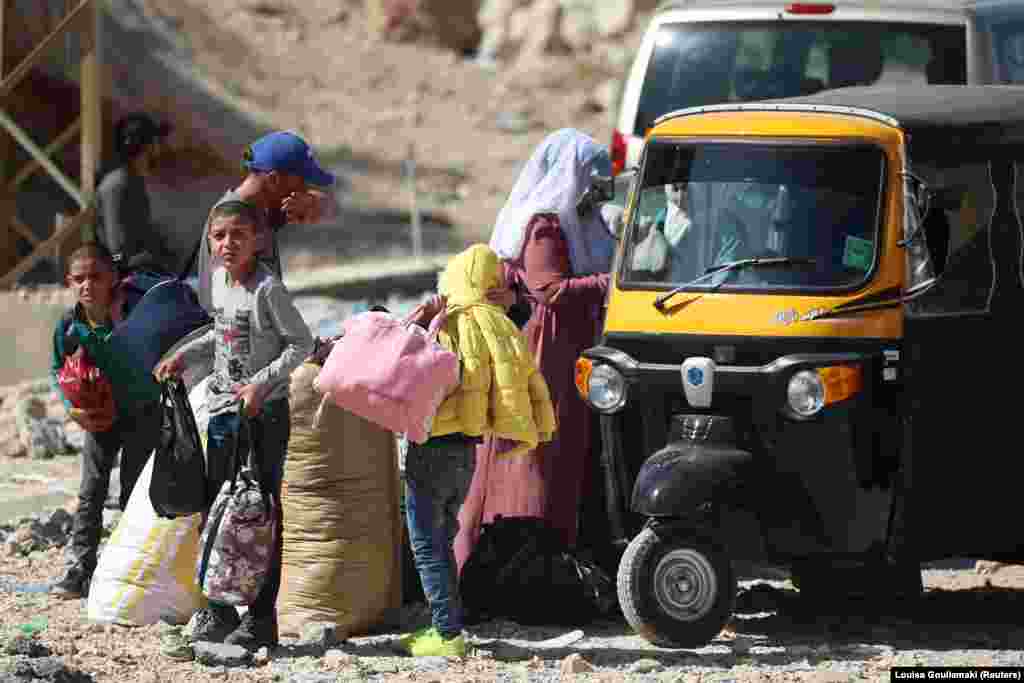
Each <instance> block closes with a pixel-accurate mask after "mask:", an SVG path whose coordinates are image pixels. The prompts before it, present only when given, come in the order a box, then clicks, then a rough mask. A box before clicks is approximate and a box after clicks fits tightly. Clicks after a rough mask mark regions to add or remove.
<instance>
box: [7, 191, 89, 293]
mask: <svg viewBox="0 0 1024 683" xmlns="http://www.w3.org/2000/svg"><path fill="white" fill-rule="evenodd" d="M95 214H96V208H95V206H93V205H91V204H90V205H89V206H88V207H86V209H85V210H84V211H82V213H80V214H78V215H76V216H75V217H74V218H72V219H71V220H69V221H65V222H64V225H62V226H61V228H60V230H58V231H57V232H55V233H54V234H52V235H50V236H49V237H48V238H47V239H46V241H44V242H41V243H40V244H38V245H36V247H35V248H34V249H33V250H32V253H31V254H29V255H28V256H26V257H25V258H24V259H22V261H21V262H20V263H19V264H18V265H16V266H15V267H14V268H12V269H11V270H10V271H9V272H8V273H7V274H5V275H4V276H3V277H2V278H0V288H10V287H13V286H14V285H16V284H18V278H20V277H21V276H22V275H24V274H25V273H27V272H28V271H29V269H30V268H32V266H34V265H35V264H36V263H38V262H39V261H40V260H41V259H44V258H46V257H47V256H52V255H53V250H54V248H55V247H56V246H57V245H58V244H60V243H61V242H63V241H64V240H65V239H66V238H67V237H68V235H70V234H71V233H73V232H74V231H76V230H78V229H79V228H81V227H82V225H83V224H84V223H85V221H87V220H90V219H92V218H93V217H94V216H95Z"/></svg>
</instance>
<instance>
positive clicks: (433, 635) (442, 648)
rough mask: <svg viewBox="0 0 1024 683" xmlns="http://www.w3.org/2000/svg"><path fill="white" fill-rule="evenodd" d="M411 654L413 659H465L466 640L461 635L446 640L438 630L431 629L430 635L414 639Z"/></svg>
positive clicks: (426, 634)
mask: <svg viewBox="0 0 1024 683" xmlns="http://www.w3.org/2000/svg"><path fill="white" fill-rule="evenodd" d="M409 654H411V655H412V656H413V657H465V656H466V640H465V638H463V636H462V634H461V633H460V634H459V635H457V636H455V637H454V638H448V639H445V638H443V637H442V636H441V634H440V633H438V632H437V629H430V632H429V633H425V634H423V635H422V636H420V637H418V638H413V639H412V641H411V642H410V643H409Z"/></svg>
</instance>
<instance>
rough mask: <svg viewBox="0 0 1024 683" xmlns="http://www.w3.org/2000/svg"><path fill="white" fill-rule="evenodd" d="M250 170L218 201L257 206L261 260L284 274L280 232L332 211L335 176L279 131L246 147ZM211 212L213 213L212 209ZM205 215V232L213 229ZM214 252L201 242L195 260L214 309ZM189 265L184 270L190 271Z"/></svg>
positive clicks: (203, 297) (202, 295)
mask: <svg viewBox="0 0 1024 683" xmlns="http://www.w3.org/2000/svg"><path fill="white" fill-rule="evenodd" d="M242 164H243V166H244V167H245V169H246V175H245V177H244V178H243V179H242V183H241V184H240V185H239V186H238V187H236V188H235V189H233V190H229V191H228V192H226V193H225V194H224V196H223V197H221V198H220V200H219V201H218V202H217V203H216V204H215V205H214V207H213V211H216V210H217V207H218V206H219V205H220V204H223V203H225V202H238V201H241V202H246V203H247V204H251V205H252V206H253V207H255V209H256V213H257V216H258V219H259V221H258V223H257V224H256V233H257V239H256V249H257V255H258V258H259V260H260V261H261V262H262V263H264V264H265V265H266V266H267V267H268V268H270V270H271V271H272V272H273V273H274V275H275V276H276V277H277V278H278V279H281V278H282V277H283V273H282V270H281V256H280V250H279V249H278V245H277V232H278V231H279V230H280V229H281V228H282V227H284V226H285V225H286V224H289V223H317V222H319V221H321V220H324V219H325V218H328V217H329V216H331V215H332V214H333V213H334V211H335V210H336V207H335V205H334V202H333V201H331V200H330V198H329V197H328V196H327V195H326V194H325V193H324V191H323V189H314V188H327V187H330V186H331V185H333V184H334V182H335V177H334V176H333V175H332V174H330V173H328V172H327V171H325V170H323V168H321V167H320V164H318V163H317V160H316V158H315V157H314V156H313V149H312V148H311V147H310V146H309V144H308V143H307V142H306V141H305V140H303V139H302V137H301V136H299V135H298V134H297V133H294V132H292V131H277V132H274V133H270V134H268V135H265V136H263V137H262V138H260V139H259V140H257V141H256V142H254V143H253V144H252V145H250V146H249V148H248V149H247V150H246V151H245V154H244V156H243V161H242ZM211 215H212V213H211ZM209 228H210V221H209V218H207V222H206V226H205V227H204V234H205V233H206V232H208V231H209ZM212 256H213V254H212V252H211V251H210V250H209V249H207V248H203V242H202V241H200V243H199V245H198V246H197V249H196V255H194V256H193V261H195V262H197V275H198V279H199V283H198V294H199V301H200V303H201V304H202V305H203V307H204V308H205V309H206V310H208V311H212V303H211V286H212V285H211V280H210V275H211V273H212V270H213V267H212ZM191 268H192V265H191V264H190V265H189V266H188V267H187V268H186V270H191Z"/></svg>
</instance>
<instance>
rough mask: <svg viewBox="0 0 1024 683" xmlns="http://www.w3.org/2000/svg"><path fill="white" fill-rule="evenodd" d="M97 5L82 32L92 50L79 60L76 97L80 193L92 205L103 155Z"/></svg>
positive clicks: (101, 79) (101, 76) (100, 58)
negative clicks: (77, 104)
mask: <svg viewBox="0 0 1024 683" xmlns="http://www.w3.org/2000/svg"><path fill="white" fill-rule="evenodd" d="M99 17H100V15H99V3H98V2H97V3H94V5H93V10H92V21H91V22H90V24H89V28H88V29H86V30H85V31H84V33H85V34H86V35H87V36H88V37H89V38H90V39H91V40H89V43H90V45H91V46H92V47H91V50H90V51H89V52H88V54H86V55H85V56H84V57H83V58H82V64H81V79H80V81H79V98H80V109H81V120H82V142H81V164H82V165H81V172H80V174H79V176H78V177H79V179H80V183H81V188H82V194H83V195H84V196H85V199H86V201H89V202H91V201H92V197H93V193H94V192H95V191H96V182H97V177H96V174H97V172H98V170H99V165H100V158H101V156H102V154H103V94H104V87H103V85H104V84H103V69H102V64H101V61H102V53H101V52H100V42H99V41H100V21H99Z"/></svg>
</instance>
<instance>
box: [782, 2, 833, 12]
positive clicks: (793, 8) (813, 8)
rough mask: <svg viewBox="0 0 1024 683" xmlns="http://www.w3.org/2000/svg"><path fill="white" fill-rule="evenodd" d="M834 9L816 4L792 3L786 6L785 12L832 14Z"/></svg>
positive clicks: (831, 6) (830, 6)
mask: <svg viewBox="0 0 1024 683" xmlns="http://www.w3.org/2000/svg"><path fill="white" fill-rule="evenodd" d="M835 9H836V6H835V5H822V4H818V3H816V2H794V3H792V4H790V5H786V11H787V12H789V13H790V14H832V12H834V11H835Z"/></svg>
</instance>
